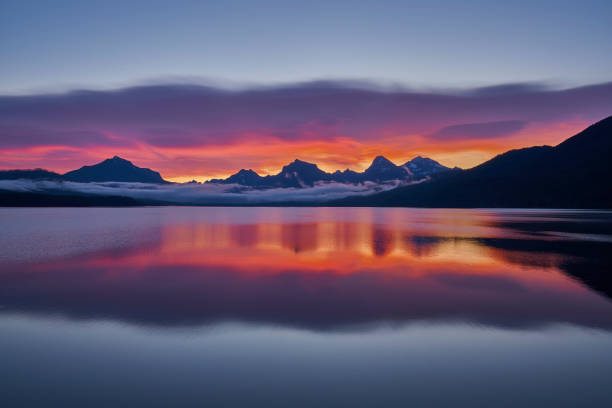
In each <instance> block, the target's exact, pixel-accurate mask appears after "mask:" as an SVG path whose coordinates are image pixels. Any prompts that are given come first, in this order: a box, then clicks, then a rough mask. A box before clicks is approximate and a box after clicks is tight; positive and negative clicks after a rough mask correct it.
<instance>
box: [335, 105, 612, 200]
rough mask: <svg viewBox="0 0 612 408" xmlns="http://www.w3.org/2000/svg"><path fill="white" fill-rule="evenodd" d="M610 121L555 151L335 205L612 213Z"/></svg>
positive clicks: (521, 152) (531, 150)
mask: <svg viewBox="0 0 612 408" xmlns="http://www.w3.org/2000/svg"><path fill="white" fill-rule="evenodd" d="M611 155H612V116H610V117H608V118H606V119H603V120H601V121H600V122H597V123H595V124H594V125H592V126H590V127H588V128H587V129H585V130H583V131H582V132H580V133H578V134H577V135H575V136H573V137H571V138H569V139H567V140H565V141H564V142H562V143H560V144H559V145H557V146H555V147H551V146H535V147H528V148H524V149H517V150H511V151H508V152H506V153H503V154H500V155H498V156H496V157H494V158H493V159H491V160H489V161H487V162H485V163H483V164H481V165H479V166H476V167H474V168H472V169H469V170H465V171H451V172H445V173H440V174H439V175H438V177H433V178H432V180H430V181H427V182H424V183H420V184H417V185H411V186H404V187H398V188H397V189H394V190H390V191H386V192H382V193H378V194H374V195H371V196H368V197H353V198H346V199H343V200H339V201H337V202H335V203H334V204H337V205H367V206H413V207H540V208H545V207H549V208H612V189H611V188H610V180H611V177H612V164H611V159H610V157H611Z"/></svg>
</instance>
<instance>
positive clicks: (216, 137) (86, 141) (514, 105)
mask: <svg viewBox="0 0 612 408" xmlns="http://www.w3.org/2000/svg"><path fill="white" fill-rule="evenodd" d="M610 112H612V83H603V84H596V85H592V86H585V87H579V88H571V89H562V90H559V89H551V88H548V87H546V86H544V85H542V84H537V83H536V84H533V83H532V84H502V85H498V86H495V87H488V88H475V89H471V90H469V89H468V90H461V91H456V90H455V91H453V90H433V91H415V90H410V89H406V88H398V87H396V88H389V87H381V86H377V85H376V84H374V83H367V82H352V81H318V82H307V83H298V84H289V85H284V86H269V87H250V88H246V89H222V88H215V87H211V86H202V85H197V84H193V85H191V84H179V85H175V84H160V85H147V86H138V87H128V88H122V89H118V90H113V91H74V92H68V93H63V94H41V95H27V96H10V95H8V96H0V149H2V148H16V147H24V148H25V147H32V146H40V145H66V146H90V145H98V146H129V145H140V144H145V145H149V146H152V147H161V148H167V147H190V146H211V145H216V146H218V145H227V144H231V143H239V142H241V141H244V140H252V139H253V138H266V137H270V138H275V139H280V140H284V141H312V140H318V141H320V140H332V139H335V138H338V137H347V138H350V139H352V140H356V141H360V142H371V141H377V140H380V139H381V138H383V137H386V136H401V135H408V134H422V135H432V134H433V135H438V136H440V133H438V132H441V135H442V136H443V137H441V139H440V140H442V139H446V137H444V135H451V136H452V137H451V138H452V139H457V138H460V137H466V138H468V137H475V138H479V137H483V136H482V134H483V133H490V134H510V133H512V132H511V130H512V128H513V126H514V127H515V128H518V126H519V123H521V124H524V123H527V122H529V123H530V124H531V123H534V124H546V123H552V122H558V121H561V120H568V119H571V118H581V119H584V120H587V121H595V120H598V119H601V118H603V117H605V116H607V115H609V114H610ZM457 124H459V125H457ZM456 126H472V128H471V129H466V128H459V129H458V128H456ZM488 126H490V127H491V128H488ZM441 127H446V128H445V129H446V130H444V129H442V131H436V130H437V129H440V128H441ZM453 127H454V128H453ZM508 128H510V130H508ZM467 130H470V132H471V133H470V134H468V132H467ZM462 132H463V133H462ZM505 132H507V133H505ZM464 133H465V134H464ZM495 137H498V136H495Z"/></svg>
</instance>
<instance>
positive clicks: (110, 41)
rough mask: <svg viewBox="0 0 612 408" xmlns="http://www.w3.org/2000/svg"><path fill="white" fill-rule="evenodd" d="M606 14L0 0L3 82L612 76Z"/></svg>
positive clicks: (514, 6)
mask: <svg viewBox="0 0 612 408" xmlns="http://www.w3.org/2000/svg"><path fill="white" fill-rule="evenodd" d="M506 3H508V4H506ZM611 21H612V2H610V1H581V2H565V1H535V2H534V1H528V2H523V1H513V2H491V1H462V2H443V1H427V2H411V1H384V2H383V1H334V2H330V1H308V2H306V1H223V2H213V1H208V2H204V1H183V2H180V1H172V2H160V1H131V2H130V1H121V2H115V1H95V2H94V1H59V0H55V1H40V2H36V1H24V0H20V1H12V0H11V1H8V0H0V61H1V62H0V94H15V93H34V92H43V91H51V90H53V91H55V90H64V89H72V88H96V89H99V88H113V87H121V86H128V85H133V84H139V83H143V82H147V81H165V82H168V81H174V80H177V78H181V77H186V78H191V80H193V78H204V79H209V80H215V81H220V80H225V81H228V82H230V83H231V82H235V83H238V84H241V83H257V84H260V83H264V84H270V83H272V84H278V83H287V82H296V81H307V80H312V79H321V78H326V79H328V78H332V79H375V80H384V81H392V82H399V83H402V84H406V85H414V86H431V87H447V86H451V87H462V86H480V85H490V84H499V83H511V82H526V81H527V82H529V81H549V82H551V83H552V84H555V85H559V86H576V85H583V84H590V83H598V82H607V81H610V80H611V79H612V76H611V75H610V73H612V41H611V39H612V24H611V23H610V22H611Z"/></svg>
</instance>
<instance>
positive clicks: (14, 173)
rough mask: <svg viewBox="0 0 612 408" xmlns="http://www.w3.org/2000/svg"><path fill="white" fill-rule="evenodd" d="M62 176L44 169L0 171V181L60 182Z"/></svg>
mask: <svg viewBox="0 0 612 408" xmlns="http://www.w3.org/2000/svg"><path fill="white" fill-rule="evenodd" d="M61 178H62V176H61V175H60V174H57V173H54V172H52V171H48V170H44V169H32V170H0V180H18V179H28V180H60V179H61Z"/></svg>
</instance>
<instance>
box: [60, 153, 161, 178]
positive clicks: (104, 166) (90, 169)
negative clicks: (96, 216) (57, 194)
mask: <svg viewBox="0 0 612 408" xmlns="http://www.w3.org/2000/svg"><path fill="white" fill-rule="evenodd" d="M64 178H65V179H66V180H70V181H78V182H92V181H94V182H105V181H124V182H138V183H166V181H165V180H164V179H162V177H161V175H160V174H159V173H158V172H156V171H153V170H151V169H147V168H142V167H138V166H135V165H134V164H133V163H132V162H130V161H129V160H125V159H122V158H121V157H119V156H113V157H112V158H110V159H106V160H104V161H102V162H100V163H97V164H94V165H91V166H83V167H81V168H80V169H78V170H73V171H69V172H68V173H66V174H64Z"/></svg>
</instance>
